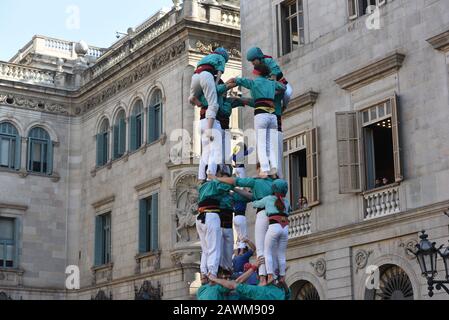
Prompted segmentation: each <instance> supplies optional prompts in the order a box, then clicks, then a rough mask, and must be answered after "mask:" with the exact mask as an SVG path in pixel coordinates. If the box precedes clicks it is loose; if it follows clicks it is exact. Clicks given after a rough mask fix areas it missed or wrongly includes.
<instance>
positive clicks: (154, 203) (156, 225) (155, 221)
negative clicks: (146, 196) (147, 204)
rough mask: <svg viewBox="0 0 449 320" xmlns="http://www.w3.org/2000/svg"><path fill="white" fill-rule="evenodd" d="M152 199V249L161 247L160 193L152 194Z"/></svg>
mask: <svg viewBox="0 0 449 320" xmlns="http://www.w3.org/2000/svg"><path fill="white" fill-rule="evenodd" d="M152 198H153V201H151V251H156V250H158V249H159V232H158V229H159V222H158V218H159V217H158V215H159V213H158V211H159V195H158V194H157V193H156V194H154V195H153V196H152Z"/></svg>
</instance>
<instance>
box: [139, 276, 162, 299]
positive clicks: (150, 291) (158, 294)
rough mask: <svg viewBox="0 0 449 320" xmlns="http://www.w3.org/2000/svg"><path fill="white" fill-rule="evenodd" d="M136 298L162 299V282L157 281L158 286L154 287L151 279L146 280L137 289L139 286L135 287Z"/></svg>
mask: <svg viewBox="0 0 449 320" xmlns="http://www.w3.org/2000/svg"><path fill="white" fill-rule="evenodd" d="M134 292H135V294H134V296H135V298H134V300H147V301H151V300H162V296H163V293H162V287H161V284H160V282H158V283H157V287H153V285H152V284H151V282H150V281H147V280H145V281H144V282H143V284H142V286H141V287H140V289H137V286H135V287H134Z"/></svg>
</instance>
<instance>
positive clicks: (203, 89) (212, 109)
mask: <svg viewBox="0 0 449 320" xmlns="http://www.w3.org/2000/svg"><path fill="white" fill-rule="evenodd" d="M201 94H204V96H205V97H206V100H207V104H208V107H207V112H206V119H210V118H212V119H215V118H216V117H217V112H218V109H219V105H218V94H217V86H216V84H215V79H214V76H213V75H212V74H211V73H210V72H207V71H203V72H201V73H200V74H194V75H193V76H192V84H191V86H190V98H189V99H192V98H193V97H197V98H199V97H200V96H201Z"/></svg>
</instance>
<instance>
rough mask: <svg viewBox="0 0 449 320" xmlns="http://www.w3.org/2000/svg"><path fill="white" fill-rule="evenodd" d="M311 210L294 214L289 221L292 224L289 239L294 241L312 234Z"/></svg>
mask: <svg viewBox="0 0 449 320" xmlns="http://www.w3.org/2000/svg"><path fill="white" fill-rule="evenodd" d="M311 213H312V210H311V209H306V210H300V211H295V212H293V213H292V214H291V215H290V216H289V217H288V220H289V222H290V225H289V230H288V238H289V239H294V238H299V237H303V236H306V235H309V234H311V233H312V220H311Z"/></svg>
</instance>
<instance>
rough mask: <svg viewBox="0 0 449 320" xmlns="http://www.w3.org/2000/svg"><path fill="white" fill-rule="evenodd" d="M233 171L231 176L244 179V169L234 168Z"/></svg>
mask: <svg viewBox="0 0 449 320" xmlns="http://www.w3.org/2000/svg"><path fill="white" fill-rule="evenodd" d="M233 171H234V172H233V174H234V175H235V176H236V177H237V178H246V170H245V168H234V170H233Z"/></svg>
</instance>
